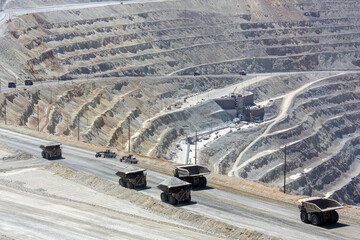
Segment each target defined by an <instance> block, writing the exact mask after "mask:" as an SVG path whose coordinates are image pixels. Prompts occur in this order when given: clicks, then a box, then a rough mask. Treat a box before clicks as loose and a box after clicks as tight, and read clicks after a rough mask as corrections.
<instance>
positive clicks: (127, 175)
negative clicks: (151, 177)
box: [115, 166, 146, 189]
mask: <svg viewBox="0 0 360 240" xmlns="http://www.w3.org/2000/svg"><path fill="white" fill-rule="evenodd" d="M145 171H146V169H143V168H138V167H135V166H128V167H126V168H124V169H123V170H120V171H118V172H117V173H115V174H116V175H117V176H119V177H120V179H119V184H120V185H121V186H123V187H126V188H130V189H133V188H141V187H146V172H145Z"/></svg>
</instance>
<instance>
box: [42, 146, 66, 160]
mask: <svg viewBox="0 0 360 240" xmlns="http://www.w3.org/2000/svg"><path fill="white" fill-rule="evenodd" d="M40 148H41V149H42V151H41V156H42V157H43V158H46V159H49V160H51V159H59V158H61V157H62V151H61V144H60V143H52V142H50V143H48V144H45V145H40Z"/></svg>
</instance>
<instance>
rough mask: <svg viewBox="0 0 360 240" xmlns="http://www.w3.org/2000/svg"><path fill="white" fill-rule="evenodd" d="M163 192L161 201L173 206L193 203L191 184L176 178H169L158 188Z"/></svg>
mask: <svg viewBox="0 0 360 240" xmlns="http://www.w3.org/2000/svg"><path fill="white" fill-rule="evenodd" d="M157 187H158V188H159V189H160V190H161V191H163V192H162V193H161V194H160V198H161V201H163V202H168V203H170V204H172V205H175V204H178V203H180V202H189V201H191V183H188V182H185V181H182V180H180V179H178V178H176V177H169V178H167V179H165V180H164V181H162V182H161V183H160V184H159V185H158V186H157Z"/></svg>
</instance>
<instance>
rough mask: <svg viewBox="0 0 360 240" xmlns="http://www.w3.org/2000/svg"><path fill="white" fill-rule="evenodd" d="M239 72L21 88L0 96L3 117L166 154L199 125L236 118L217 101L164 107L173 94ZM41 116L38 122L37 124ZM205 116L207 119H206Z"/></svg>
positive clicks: (212, 85)
mask: <svg viewBox="0 0 360 240" xmlns="http://www.w3.org/2000/svg"><path fill="white" fill-rule="evenodd" d="M240 80H241V79H240V77H237V78H227V77H214V78H210V77H199V78H197V81H194V79H192V78H191V77H171V78H161V79H159V78H143V79H140V78H137V79H135V78H128V79H108V80H89V81H82V82H76V83H75V82H70V81H69V82H60V83H59V82H52V83H49V84H48V85H46V86H45V85H44V86H43V87H36V86H34V87H31V88H28V89H27V90H26V91H24V90H17V91H14V92H12V93H6V94H4V95H3V96H1V98H0V110H1V112H0V119H5V108H6V118H7V124H10V125H19V126H21V127H25V128H30V129H33V130H35V131H37V129H38V127H39V130H40V131H41V132H45V133H49V134H54V135H57V136H67V137H68V138H72V139H77V136H78V134H77V132H78V128H79V130H80V133H81V134H80V140H81V141H83V142H86V143H91V144H94V145H99V146H109V147H116V148H117V149H119V150H126V149H127V148H128V146H127V144H128V128H129V126H128V124H129V120H130V124H131V138H132V139H131V142H132V146H131V148H132V150H133V151H134V152H136V153H139V154H145V155H149V156H155V157H161V158H168V157H169V154H170V152H171V144H172V143H173V141H175V140H177V139H179V138H180V137H183V136H186V134H190V133H192V132H194V131H195V129H199V130H202V129H208V128H212V127H216V126H219V125H222V124H224V123H225V122H229V121H231V120H232V117H231V116H230V115H228V114H227V113H226V112H225V111H223V110H222V109H221V108H220V107H219V106H218V105H217V104H216V103H215V102H211V101H210V102H206V103H203V104H201V105H199V106H197V107H194V108H189V109H179V110H177V111H165V108H166V106H168V105H169V104H172V103H173V101H174V99H179V100H180V101H183V98H184V97H185V96H189V95H193V94H195V93H197V92H202V91H206V90H210V89H216V88H222V87H224V86H227V85H229V84H233V83H235V82H238V81H240ZM38 119H40V122H39V124H38V121H39V120H38ZM203 119H207V120H206V121H202V120H203Z"/></svg>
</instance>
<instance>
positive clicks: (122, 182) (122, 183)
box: [119, 178, 126, 187]
mask: <svg viewBox="0 0 360 240" xmlns="http://www.w3.org/2000/svg"><path fill="white" fill-rule="evenodd" d="M119 184H120V186H122V187H126V186H125V182H124V180H123V179H122V178H120V179H119Z"/></svg>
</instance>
